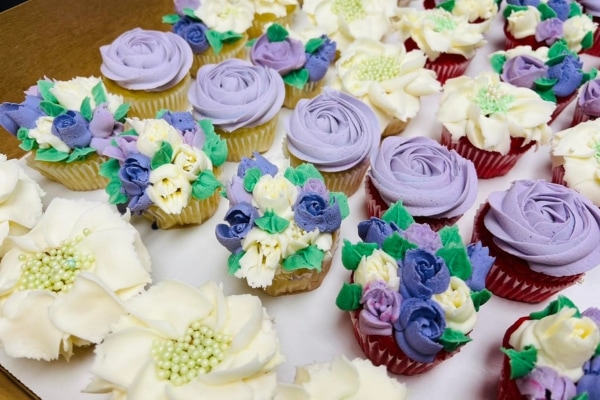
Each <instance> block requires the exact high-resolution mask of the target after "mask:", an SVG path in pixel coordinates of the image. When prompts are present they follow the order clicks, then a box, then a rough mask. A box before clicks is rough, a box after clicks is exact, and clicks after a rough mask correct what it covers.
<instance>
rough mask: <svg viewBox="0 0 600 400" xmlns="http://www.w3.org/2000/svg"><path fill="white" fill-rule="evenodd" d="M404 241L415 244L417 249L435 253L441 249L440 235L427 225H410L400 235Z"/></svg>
mask: <svg viewBox="0 0 600 400" xmlns="http://www.w3.org/2000/svg"><path fill="white" fill-rule="evenodd" d="M401 236H402V237H403V238H404V239H406V240H408V241H409V242H411V243H414V244H416V245H417V246H419V248H421V249H423V250H427V251H429V252H432V253H435V252H436V251H438V250H439V249H441V248H442V241H441V239H440V235H438V233H437V232H435V231H434V230H432V229H431V226H429V224H417V223H414V224H410V226H409V227H408V228H406V230H404V231H403V232H402V235H401Z"/></svg>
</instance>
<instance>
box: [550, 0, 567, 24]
mask: <svg viewBox="0 0 600 400" xmlns="http://www.w3.org/2000/svg"><path fill="white" fill-rule="evenodd" d="M572 2H573V0H548V3H547V4H548V6H550V8H551V9H553V10H554V12H555V13H556V17H557V18H558V19H560V20H561V21H566V20H567V19H568V18H569V13H570V12H571V3H572Z"/></svg>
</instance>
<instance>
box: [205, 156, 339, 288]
mask: <svg viewBox="0 0 600 400" xmlns="http://www.w3.org/2000/svg"><path fill="white" fill-rule="evenodd" d="M226 190H227V198H228V199H229V204H230V208H229V210H228V211H227V213H226V214H225V218H224V219H225V221H226V222H227V223H226V224H218V225H217V227H216V229H215V234H216V237H217V240H218V241H219V243H221V244H222V245H223V246H225V247H226V248H227V249H228V250H229V251H230V252H231V256H230V257H229V260H228V261H227V265H228V271H229V273H230V274H231V275H234V276H236V277H237V278H242V279H246V282H247V283H248V285H249V286H250V287H253V288H261V289H262V290H264V291H265V292H266V293H267V294H269V295H271V296H280V295H284V294H292V293H299V292H306V291H310V290H314V289H316V288H318V287H319V286H320V285H321V283H322V282H323V279H324V278H325V275H326V274H327V272H328V271H329V268H330V267H331V261H332V257H333V253H334V252H335V248H336V245H337V236H338V233H339V228H340V225H341V223H342V219H344V218H346V216H347V215H348V213H349V210H348V204H347V198H346V196H345V195H344V194H343V193H338V192H329V191H328V190H327V188H326V187H325V184H324V183H323V178H322V176H321V174H319V172H318V171H317V170H316V169H315V168H314V167H313V166H312V165H310V164H303V165H301V166H299V167H298V168H291V167H290V168H287V169H286V170H285V171H279V170H278V168H277V167H276V166H275V165H274V164H271V163H270V162H269V161H268V160H267V159H265V158H264V157H262V156H260V155H259V154H258V153H256V154H255V155H254V159H248V158H244V159H242V162H241V163H240V165H239V166H238V172H237V175H235V176H234V177H233V178H232V180H231V181H230V182H229V183H228V184H227V189H226Z"/></svg>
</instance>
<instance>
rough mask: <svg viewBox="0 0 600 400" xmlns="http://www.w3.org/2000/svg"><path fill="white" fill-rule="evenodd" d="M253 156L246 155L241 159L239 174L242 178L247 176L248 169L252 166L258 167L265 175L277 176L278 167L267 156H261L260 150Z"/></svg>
mask: <svg viewBox="0 0 600 400" xmlns="http://www.w3.org/2000/svg"><path fill="white" fill-rule="evenodd" d="M252 154H253V156H254V157H253V158H247V157H244V158H242V160H241V161H240V164H239V165H238V169H237V176H239V177H240V178H244V177H245V176H246V171H248V170H249V169H250V168H258V169H259V170H260V172H262V174H263V175H267V174H268V175H271V176H275V175H276V174H277V171H278V169H277V167H276V166H275V165H274V164H272V163H271V162H270V161H269V160H267V159H266V158H265V157H263V156H261V155H260V154H259V153H258V152H256V151H255V152H254V153H252Z"/></svg>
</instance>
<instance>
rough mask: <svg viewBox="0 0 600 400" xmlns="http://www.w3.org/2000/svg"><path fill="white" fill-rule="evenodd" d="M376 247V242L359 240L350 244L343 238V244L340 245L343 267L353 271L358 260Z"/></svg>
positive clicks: (369, 253) (368, 254) (371, 252)
mask: <svg viewBox="0 0 600 400" xmlns="http://www.w3.org/2000/svg"><path fill="white" fill-rule="evenodd" d="M376 249H377V243H364V242H359V243H356V244H352V243H350V241H349V240H347V239H344V245H343V246H342V264H343V265H344V268H346V269H347V270H350V271H354V270H355V269H356V268H358V264H359V263H360V260H361V259H362V258H363V257H368V256H370V255H371V254H373V251H375V250H376Z"/></svg>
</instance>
